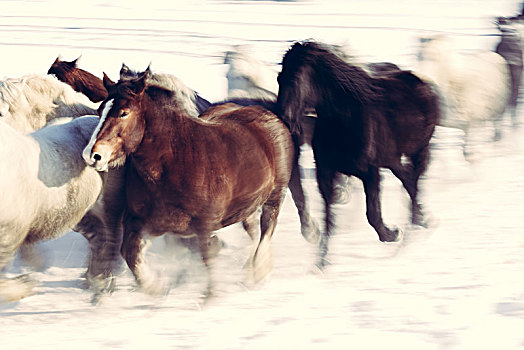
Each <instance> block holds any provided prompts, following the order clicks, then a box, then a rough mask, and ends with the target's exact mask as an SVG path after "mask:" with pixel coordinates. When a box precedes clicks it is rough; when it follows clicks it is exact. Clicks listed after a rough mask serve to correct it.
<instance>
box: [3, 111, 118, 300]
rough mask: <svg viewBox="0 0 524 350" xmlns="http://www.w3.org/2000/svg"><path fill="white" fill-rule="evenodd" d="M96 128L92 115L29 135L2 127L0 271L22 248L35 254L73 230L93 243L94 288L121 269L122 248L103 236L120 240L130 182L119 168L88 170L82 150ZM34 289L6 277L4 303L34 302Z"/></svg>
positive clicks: (28, 282)
mask: <svg viewBox="0 0 524 350" xmlns="http://www.w3.org/2000/svg"><path fill="white" fill-rule="evenodd" d="M97 125H98V118H97V117H95V116H85V117H79V118H76V119H73V120H72V121H70V122H68V123H64V124H56V125H50V126H46V127H44V128H42V129H40V130H38V131H36V132H34V133H31V134H23V133H21V132H20V131H18V130H15V129H14V128H13V127H11V126H9V125H8V124H6V123H4V122H3V121H0V138H1V140H2V147H0V162H1V163H2V165H1V168H2V172H1V178H2V181H0V188H1V193H2V196H3V201H2V202H1V203H0V269H2V268H3V267H5V266H6V265H7V263H8V262H9V261H10V260H11V259H12V257H13V256H14V254H15V253H16V251H17V250H18V249H19V248H24V247H26V248H28V249H27V250H25V252H26V253H27V252H31V249H30V247H31V246H32V245H33V244H34V243H36V242H39V241H41V240H49V239H54V238H57V237H59V236H61V235H63V234H65V233H66V232H68V231H70V230H71V229H74V230H75V231H78V232H80V233H82V234H84V236H85V237H86V238H87V239H88V240H89V242H90V257H89V263H88V273H87V277H88V282H89V281H90V282H93V283H94V285H95V284H96V281H97V280H96V277H97V275H98V274H100V273H102V272H105V271H106V270H110V269H112V268H113V267H114V265H113V262H114V256H115V252H114V249H116V252H117V253H118V249H119V247H120V245H119V244H118V242H115V243H114V244H113V245H112V246H110V245H108V244H107V243H108V240H105V239H104V240H103V241H102V240H101V238H104V237H106V236H109V234H108V232H105V231H104V230H107V231H110V232H111V234H112V235H113V236H117V235H118V232H119V229H120V231H121V228H120V226H119V225H120V223H121V214H123V207H122V205H121V204H120V203H121V201H122V198H121V197H120V195H119V194H120V193H123V191H122V187H121V179H122V178H123V177H122V173H121V171H119V170H116V171H114V172H111V173H110V174H107V173H104V174H102V173H99V172H97V171H96V170H95V169H93V168H91V167H88V166H87V165H86V164H85V162H84V160H83V158H82V150H83V149H84V147H85V146H86V145H87V143H88V141H89V139H90V137H91V134H92V133H93V131H94V130H95V128H96V126H97ZM101 194H102V195H101ZM97 233H101V235H97ZM117 241H118V239H117ZM111 250H113V251H111ZM25 258H26V259H27V258H28V257H27V256H26V257H25ZM29 258H30V257H29ZM34 286H35V282H34V281H32V279H31V278H28V277H27V276H19V277H16V278H13V279H7V278H2V279H0V302H12V301H16V300H18V299H20V298H23V297H25V296H28V295H30V294H31V293H32V289H33V287H34ZM106 287H107V286H104V285H102V284H100V283H99V284H98V285H96V288H98V289H104V288H106Z"/></svg>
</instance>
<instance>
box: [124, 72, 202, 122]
mask: <svg viewBox="0 0 524 350" xmlns="http://www.w3.org/2000/svg"><path fill="white" fill-rule="evenodd" d="M142 74H143V72H137V71H134V70H132V69H130V68H129V67H127V66H126V65H125V64H123V65H122V69H121V70H120V81H125V80H133V79H136V78H138V77H139V76H140V75H142ZM124 93H125V92H124ZM146 93H148V94H149V95H150V96H151V97H152V98H153V99H155V98H156V97H158V96H159V94H162V95H165V96H167V97H170V98H171V99H172V100H173V101H174V102H175V103H176V104H177V105H178V106H179V107H180V108H181V109H182V110H184V111H185V112H186V113H187V114H188V115H190V116H192V117H198V116H199V114H200V113H202V112H203V111H204V110H205V109H207V108H208V107H209V106H210V105H211V103H209V102H208V101H207V100H205V99H203V98H202V97H200V95H199V94H198V93H197V92H196V91H194V90H193V89H191V88H189V87H188V86H187V85H185V84H184V83H183V82H182V80H180V79H179V78H177V77H175V76H174V75H172V74H167V73H157V72H150V73H149V74H148V76H147V78H146Z"/></svg>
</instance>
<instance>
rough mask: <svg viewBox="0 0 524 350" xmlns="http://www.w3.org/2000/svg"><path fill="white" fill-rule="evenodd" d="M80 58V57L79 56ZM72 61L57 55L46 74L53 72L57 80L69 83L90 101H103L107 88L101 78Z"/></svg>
mask: <svg viewBox="0 0 524 350" xmlns="http://www.w3.org/2000/svg"><path fill="white" fill-rule="evenodd" d="M79 58H80V57H79ZM77 61H78V58H77V59H76V60H74V61H71V62H68V61H62V60H60V57H57V58H56V60H55V61H54V62H53V64H52V65H51V67H49V70H48V71H47V74H53V75H54V76H55V77H56V78H57V79H58V80H60V81H61V82H64V83H66V84H68V85H70V86H71V87H72V88H73V89H74V90H75V91H77V92H81V93H83V94H84V95H86V96H87V97H88V98H89V99H90V100H91V101H92V102H100V101H103V100H104V99H105V98H106V97H107V90H106V88H105V87H104V84H102V80H101V79H100V78H98V77H97V76H95V75H93V74H91V73H89V72H87V71H85V70H83V69H80V68H78V67H77V66H76V63H77Z"/></svg>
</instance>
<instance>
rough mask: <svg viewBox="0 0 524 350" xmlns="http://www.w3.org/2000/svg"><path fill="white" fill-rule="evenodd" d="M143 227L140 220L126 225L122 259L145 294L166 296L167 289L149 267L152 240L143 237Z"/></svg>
mask: <svg viewBox="0 0 524 350" xmlns="http://www.w3.org/2000/svg"><path fill="white" fill-rule="evenodd" d="M142 227H143V223H142V222H141V221H140V220H133V221H131V222H128V223H126V224H124V237H123V241H122V249H121V253H122V257H123V258H124V260H125V261H126V263H127V266H128V267H129V269H130V270H131V272H132V273H133V276H134V277H135V280H136V282H137V284H138V286H139V287H140V289H141V290H142V291H143V292H145V293H147V294H150V295H162V294H166V292H167V287H166V286H165V284H164V283H161V282H160V280H159V279H158V276H157V275H156V274H155V273H154V272H153V271H151V269H150V268H149V266H148V265H147V262H146V252H147V249H148V248H149V246H150V245H151V239H150V238H149V237H146V236H144V235H143V232H142Z"/></svg>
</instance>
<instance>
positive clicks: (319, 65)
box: [277, 41, 439, 270]
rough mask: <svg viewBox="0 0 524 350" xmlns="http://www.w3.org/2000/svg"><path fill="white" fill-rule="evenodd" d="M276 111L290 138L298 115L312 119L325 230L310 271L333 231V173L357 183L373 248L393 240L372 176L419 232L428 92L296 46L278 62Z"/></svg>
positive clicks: (430, 119) (313, 47) (405, 78)
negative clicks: (394, 181)
mask: <svg viewBox="0 0 524 350" xmlns="http://www.w3.org/2000/svg"><path fill="white" fill-rule="evenodd" d="M278 83H279V91H278V98H277V109H278V111H279V112H278V113H279V115H280V116H281V118H282V119H283V120H285V121H287V123H288V124H289V125H290V127H291V130H292V132H294V133H300V132H301V119H302V118H303V116H304V110H305V108H307V107H308V106H312V107H314V108H315V110H316V111H317V115H318V117H317V121H316V124H315V130H314V133H313V139H312V146H313V154H314V157H315V161H316V166H317V182H318V186H319V191H320V194H321V196H322V198H323V202H324V207H325V220H324V221H325V228H324V232H323V233H322V237H321V240H320V243H319V250H318V258H319V259H318V261H317V263H316V266H317V267H318V268H319V269H321V270H322V269H323V268H324V267H325V266H326V265H328V263H329V262H328V260H327V259H326V256H327V252H328V242H329V238H330V236H331V235H332V231H333V227H334V222H335V221H334V214H333V211H332V208H331V205H332V204H333V181H334V179H335V175H336V173H337V172H341V173H343V174H346V175H348V176H355V177H357V178H359V179H360V180H361V181H362V182H363V185H364V191H365V194H366V207H367V212H366V216H367V219H368V222H369V224H370V225H371V226H372V227H373V228H374V229H375V231H376V232H377V233H378V236H379V239H380V241H383V242H394V241H397V240H399V239H400V232H399V229H398V228H393V229H391V228H388V227H386V226H385V225H384V222H383V220H382V213H381V204H380V193H379V192H380V181H381V179H380V173H379V168H388V169H390V170H391V171H392V172H393V174H394V175H395V176H396V177H397V178H399V179H400V181H401V182H402V185H403V186H404V188H405V189H406V190H407V192H408V194H409V196H410V199H411V222H412V223H413V224H415V225H421V226H427V225H428V224H429V221H428V220H426V219H425V217H424V214H423V212H422V207H421V205H420V204H419V202H418V198H417V195H418V181H419V178H420V176H421V174H422V173H423V172H424V171H425V170H426V168H427V164H428V161H429V141H430V139H431V137H432V135H433V132H434V129H435V125H436V123H437V122H438V120H439V97H438V94H437V92H436V90H435V89H434V86H433V85H432V84H431V83H429V82H425V81H423V80H421V79H420V78H419V77H417V76H416V75H414V74H413V73H412V72H410V71H402V70H401V71H396V72H390V73H388V74H387V75H384V76H377V77H374V76H372V75H370V74H368V73H367V72H366V71H365V70H364V69H362V68H360V67H358V66H356V65H352V64H350V63H347V62H346V61H344V60H343V58H341V57H340V56H339V55H338V54H337V51H336V50H334V49H332V47H330V46H329V45H327V44H323V43H320V42H316V41H305V42H296V43H295V44H294V45H293V46H292V47H291V48H290V49H289V50H288V51H287V52H286V53H285V55H284V57H283V59H282V71H281V72H280V74H279V75H278Z"/></svg>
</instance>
